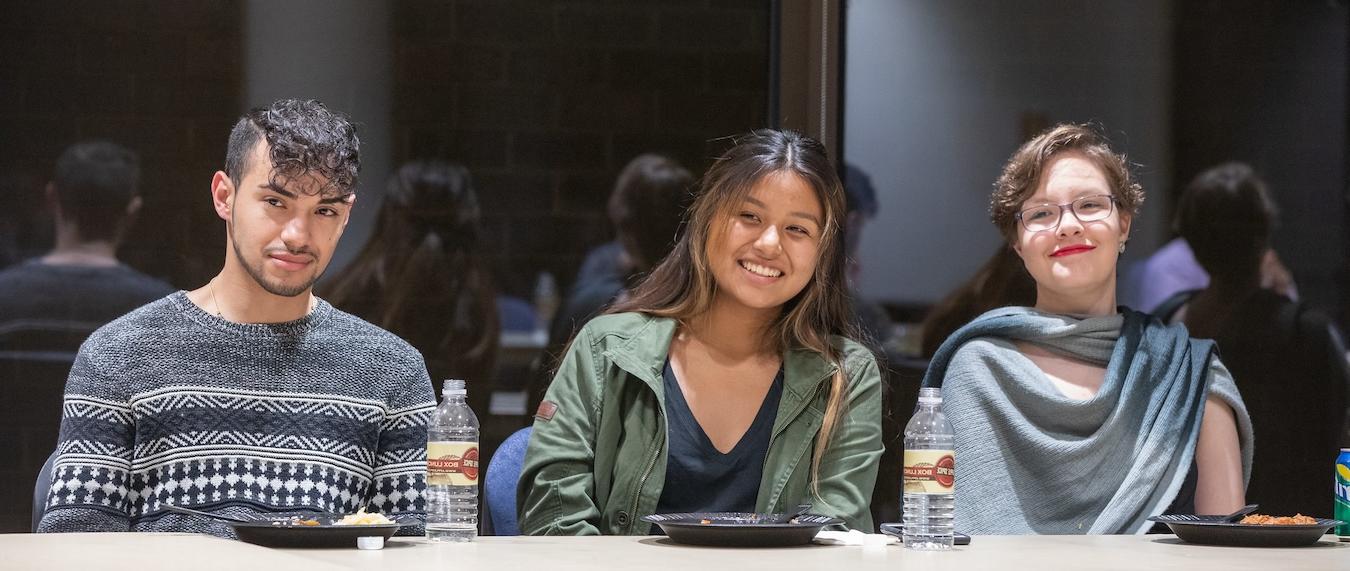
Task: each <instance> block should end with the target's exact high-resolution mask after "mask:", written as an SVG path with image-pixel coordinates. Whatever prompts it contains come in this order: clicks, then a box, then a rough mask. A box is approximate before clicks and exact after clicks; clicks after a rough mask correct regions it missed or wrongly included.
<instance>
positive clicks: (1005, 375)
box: [924, 124, 1252, 534]
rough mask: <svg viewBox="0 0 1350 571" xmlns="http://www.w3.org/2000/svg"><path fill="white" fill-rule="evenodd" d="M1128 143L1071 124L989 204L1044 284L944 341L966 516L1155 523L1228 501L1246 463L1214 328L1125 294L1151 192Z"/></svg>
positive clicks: (931, 382) (940, 359)
mask: <svg viewBox="0 0 1350 571" xmlns="http://www.w3.org/2000/svg"><path fill="white" fill-rule="evenodd" d="M1143 199H1144V195H1143V190H1142V189H1141V188H1140V187H1139V185H1138V184H1136V183H1134V182H1133V181H1132V180H1131V177H1130V172H1129V168H1128V165H1127V163H1126V161H1125V157H1124V156H1123V155H1119V154H1116V153H1115V152H1114V151H1112V150H1111V148H1110V147H1109V146H1108V145H1107V143H1106V141H1105V140H1104V139H1103V138H1102V137H1101V136H1100V135H1098V134H1097V133H1096V132H1095V131H1094V130H1093V129H1091V128H1088V127H1086V126H1082V125H1068V124H1065V125H1059V126H1056V127H1054V128H1052V129H1050V130H1049V131H1047V132H1045V133H1043V134H1041V135H1039V136H1037V137H1036V138H1034V139H1032V140H1031V141H1029V142H1027V143H1026V144H1024V145H1023V146H1022V147H1021V148H1019V149H1018V150H1017V152H1015V153H1013V155H1012V157H1011V159H1010V160H1009V161H1008V163H1007V165H1005V166H1004V169H1003V173H1002V175H1001V176H1000V177H999V179H998V181H997V182H996V184H995V189H994V193H993V196H992V198H991V201H990V210H991V217H992V219H993V221H994V224H995V225H997V226H998V228H999V230H1000V231H1001V232H1002V234H1003V236H1004V239H1005V241H1006V242H1007V244H1008V246H1009V247H1010V248H1011V249H1012V250H1013V251H1014V252H1015V253H1016V254H1017V256H1018V257H1020V258H1021V260H1022V263H1023V264H1025V265H1026V269H1027V272H1028V273H1029V274H1030V275H1031V277H1032V279H1033V280H1035V282H1036V302H1035V306H1034V307H1007V308H1002V309H996V310H993V311H989V312H987V313H985V314H984V315H981V316H980V317H978V318H976V319H975V320H974V321H972V322H971V323H969V324H967V325H966V326H965V327H963V328H961V329H960V330H958V331H957V332H955V333H953V334H952V335H951V336H950V337H949V338H948V339H947V340H946V342H944V343H943V345H942V347H941V348H939V349H938V351H937V353H936V354H935V355H934V357H933V360H932V362H931V364H930V366H929V370H928V374H927V377H926V378H925V380H924V386H941V387H942V394H943V398H944V403H945V404H944V410H945V412H946V414H947V416H948V418H949V419H950V420H951V422H952V426H953V428H954V429H955V433H956V489H957V490H960V492H959V497H958V500H957V503H956V513H955V524H956V529H957V530H959V531H962V532H965V533H972V534H1033V533H1035V534H1082V533H1092V534H1107V533H1143V532H1145V531H1147V530H1148V529H1149V528H1150V527H1151V525H1152V524H1151V523H1150V522H1149V521H1147V518H1148V517H1150V516H1153V515H1159V514H1162V513H1199V514H1222V513H1229V512H1232V511H1234V510H1236V509H1237V508H1239V507H1241V506H1242V504H1243V495H1244V488H1245V484H1246V481H1247V478H1248V476H1249V475H1250V473H1251V458H1252V436H1251V435H1252V429H1251V422H1250V420H1249V418H1248V416H1247V411H1246V407H1245V406H1244V405H1243V402H1242V398H1241V396H1240V395H1239V394H1238V391H1237V388H1236V386H1235V385H1234V383H1233V380H1232V378H1231V377H1230V375H1229V374H1228V371H1227V370H1226V369H1225V368H1224V366H1223V364H1222V363H1221V362H1220V361H1219V359H1218V354H1217V353H1216V352H1215V351H1214V345H1213V342H1211V341H1208V340H1194V339H1191V338H1190V337H1189V335H1188V334H1187V332H1186V329H1185V328H1184V327H1181V326H1175V325H1174V326H1167V325H1164V324H1163V323H1161V322H1160V321H1158V320H1157V319H1155V318H1153V317H1152V316H1149V315H1146V314H1143V313H1139V312H1137V311H1133V310H1130V309H1128V308H1124V307H1117V305H1116V266H1117V258H1118V257H1119V255H1120V254H1121V253H1122V252H1124V251H1125V244H1126V242H1127V241H1128V239H1129V233H1130V223H1131V222H1132V221H1133V218H1134V215H1135V214H1136V213H1137V212H1138V209H1139V205H1140V203H1141V202H1143Z"/></svg>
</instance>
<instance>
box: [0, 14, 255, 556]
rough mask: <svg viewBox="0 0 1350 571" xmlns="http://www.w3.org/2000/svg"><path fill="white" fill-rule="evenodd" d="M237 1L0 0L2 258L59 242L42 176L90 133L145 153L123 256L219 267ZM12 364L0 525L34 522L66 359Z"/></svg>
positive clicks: (181, 277) (153, 269)
mask: <svg viewBox="0 0 1350 571" xmlns="http://www.w3.org/2000/svg"><path fill="white" fill-rule="evenodd" d="M239 23H240V8H239V3H238V2H237V1H236V0H204V1H203V0H194V1H193V2H152V1H107V0H64V1H60V0H58V1H50V2H48V1H44V2H0V263H8V262H13V261H16V260H17V259H22V258H25V257H30V256H34V255H38V254H41V253H42V252H44V251H46V250H47V249H49V248H50V247H51V240H52V235H51V228H50V225H51V221H50V219H49V217H48V215H47V214H46V212H45V210H44V209H43V200H42V189H43V186H44V185H45V184H46V182H47V180H49V179H50V177H51V173H52V166H53V164H54V163H55V160H56V157H57V155H58V154H60V152H61V151H62V150H63V149H64V148H65V147H66V146H68V145H70V144H71V143H73V142H75V141H77V140H80V139H87V138H105V139H111V140H114V141H117V142H119V143H121V144H123V145H126V146H128V147H130V148H132V149H135V150H136V151H138V152H139V153H140V155H141V166H142V183H141V190H142V194H143V197H144V203H145V206H144V209H143V210H142V214H141V218H140V223H139V224H137V225H136V226H135V227H134V228H133V229H132V231H131V233H130V235H129V236H128V239H127V243H126V244H125V246H124V248H123V251H122V257H123V259H124V260H125V261H127V262H128V263H130V264H131V265H132V266H135V267H138V268H140V269H141V270H143V271H146V272H148V273H150V274H153V275H156V276H159V277H161V278H163V279H166V280H168V281H169V282H171V283H173V284H174V285H176V286H178V287H196V286H197V285H199V284H201V283H202V282H204V281H205V280H206V279H208V278H209V277H210V276H211V275H213V274H214V273H215V272H216V271H217V270H219V268H220V264H221V256H222V255H223V248H222V246H223V244H224V236H223V233H222V232H221V231H220V229H221V227H222V226H221V223H220V221H219V220H218V219H216V218H215V215H214V213H213V212H212V211H211V205H210V199H209V198H208V196H209V194H208V190H209V187H210V180H211V178H210V177H211V173H212V172H213V171H215V170H216V169H218V168H219V166H220V165H221V164H222V163H223V162H224V155H225V140H226V138H227V135H228V130H229V127H230V124H231V119H232V118H233V117H235V116H236V115H237V114H238V109H239V104H238V98H239V94H240V77H241V74H240V71H241V70H240V53H241V51H240V44H239V40H240V37H239ZM27 367H30V369H24V370H23V371H22V372H19V370H18V369H14V370H11V369H8V368H7V369H6V370H5V371H4V372H3V373H2V374H0V379H3V380H4V381H5V382H6V386H7V387H9V388H11V389H14V388H20V385H19V383H24V385H23V389H22V390H19V392H18V393H15V394H11V395H9V397H8V398H9V401H10V402H9V405H8V406H9V408H8V409H6V411H7V412H6V415H5V418H6V419H7V420H6V421H5V423H4V426H3V427H2V428H3V430H0V448H3V450H4V452H3V453H0V458H3V459H4V462H3V467H0V531H5V532H14V531H27V530H28V528H29V517H30V515H29V513H30V511H29V510H30V507H29V506H30V505H31V501H32V493H33V482H34V478H35V477H36V475H37V472H38V468H39V467H40V466H41V465H42V463H43V461H44V460H45V459H46V457H47V454H48V453H49V452H50V451H51V450H52V448H53V447H54V446H55V445H56V425H57V423H58V420H59V418H60V405H59V404H58V403H59V402H60V398H61V390H62V387H63V386H64V380H65V371H64V368H63V367H59V366H54V367H53V366H48V367H45V368H42V369H41V374H39V373H38V372H35V371H36V369H31V367H33V365H28V366H27Z"/></svg>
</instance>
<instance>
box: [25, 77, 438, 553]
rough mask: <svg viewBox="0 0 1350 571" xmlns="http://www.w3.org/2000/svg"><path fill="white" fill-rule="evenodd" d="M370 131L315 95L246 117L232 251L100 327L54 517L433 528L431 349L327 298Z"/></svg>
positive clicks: (208, 529)
mask: <svg viewBox="0 0 1350 571" xmlns="http://www.w3.org/2000/svg"><path fill="white" fill-rule="evenodd" d="M358 148H359V141H358V140H357V137H356V133H355V130H354V129H353V127H352V125H351V123H349V122H348V121H347V120H346V119H344V118H342V117H340V116H338V115H336V114H334V113H331V112H330V111H328V110H327V109H325V108H324V107H323V105H322V104H320V103H318V102H316V101H297V100H282V101H277V102H276V103H273V104H272V105H271V106H270V107H268V108H266V109H255V110H253V111H251V112H249V113H247V114H245V115H244V116H243V117H242V118H241V119H240V120H239V122H238V123H237V124H236V125H235V127H234V130H233V131H232V132H231V133H230V140H229V147H228V150H227V155H226V161H225V170H224V171H222V172H217V173H215V177H214V178H213V179H212V181H211V197H212V200H213V202H214V205H215V210H216V213H217V214H218V215H219V216H220V217H221V218H222V219H224V220H225V229H226V250H225V265H224V268H223V269H222V270H221V272H220V273H219V274H218V275H216V277H215V278H213V279H211V281H209V282H207V284H206V285H205V286H202V287H201V288H199V289H196V290H193V291H190V292H182V291H180V292H177V293H174V294H171V295H169V296H168V297H165V298H163V299H160V300H158V301H155V302H152V303H150V304H148V305H146V306H144V307H141V308H140V309H137V310H135V311H132V312H131V313H129V314H127V315H126V316H123V317H121V318H119V319H117V320H116V321H113V322H112V323H109V324H108V325H106V326H104V327H103V328H101V329H99V330H98V331H96V332H95V333H94V334H93V335H92V336H91V337H90V338H89V339H88V341H86V342H85V344H84V345H83V347H82V348H81V349H80V352H79V356H78V357H77V359H76V362H75V365H74V367H73V368H72V369H71V372H70V378H69V380H68V382H67V384H66V396H65V404H64V406H63V418H62V420H61V437H60V442H59V444H58V447H57V451H58V456H57V458H56V461H55V467H54V468H53V470H52V484H51V490H50V493H49V495H48V500H47V504H46V508H45V511H44V514H43V517H42V521H41V524H40V525H39V531H52V532H56V531H196V532H205V533H210V534H214V535H220V536H226V537H230V536H232V535H233V534H232V532H231V531H230V529H229V528H228V527H227V526H224V525H222V524H220V523H219V522H217V521H215V520H208V519H205V518H201V517H196V516H185V515H179V514H178V513H175V512H171V511H168V510H167V509H166V508H165V506H168V505H177V506H185V507H191V508H195V509H198V510H204V511H209V512H214V513H218V514H221V515H228V516H254V515H258V514H269V513H277V512H297V511H301V512H303V511H324V512H338V513H350V512H354V511H356V510H357V509H358V508H366V509H367V511H372V512H383V513H386V514H389V515H390V516H392V517H396V518H397V519H399V520H400V521H402V522H404V523H405V525H404V527H403V529H402V530H401V533H404V534H409V535H412V534H421V533H422V525H421V522H422V521H423V516H424V513H425V511H424V509H425V508H424V506H425V502H424V499H423V496H422V493H423V491H424V490H425V482H424V473H425V465H426V424H427V420H428V418H429V417H430V414H431V411H432V410H433V408H434V406H435V401H434V398H433V396H432V393H431V383H430V380H429V379H428V378H427V372H426V367H425V365H424V364H423V362H422V357H421V355H420V354H418V352H417V350H416V349H413V348H412V347H411V346H409V345H408V344H407V343H405V342H404V341H402V340H401V339H399V338H398V337H396V336H394V335H392V334H390V333H388V332H386V331H384V330H382V329H380V328H378V327H375V326H373V325H371V324H369V323H366V322H364V321H362V320H360V319H358V318H356V317H353V316H351V315H349V314H347V313H343V312H342V311H339V310H337V309H334V308H333V307H332V306H331V305H329V304H328V303H327V302H324V301H323V300H321V299H319V298H317V297H315V296H314V295H313V293H312V287H313V285H314V282H315V281H316V280H318V278H319V276H320V275H321V274H322V273H323V270H324V268H325V267H326V266H327V264H328V261H329V260H330V259H331V256H332V254H333V250H334V248H336V246H337V243H338V238H339V237H341V235H342V230H343V228H344V227H345V226H346V224H347V220H348V218H349V216H350V214H351V208H352V204H353V203H354V202H355V198H356V197H355V194H354V192H355V188H356V176H357V172H358V170H359V159H358Z"/></svg>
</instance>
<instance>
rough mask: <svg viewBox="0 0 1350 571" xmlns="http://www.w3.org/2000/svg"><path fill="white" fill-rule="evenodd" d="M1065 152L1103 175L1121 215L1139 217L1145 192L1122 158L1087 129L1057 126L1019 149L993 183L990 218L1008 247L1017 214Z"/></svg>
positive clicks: (1078, 126) (1066, 125)
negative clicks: (1055, 159) (1054, 160)
mask: <svg viewBox="0 0 1350 571" xmlns="http://www.w3.org/2000/svg"><path fill="white" fill-rule="evenodd" d="M1067 151H1077V152H1080V153H1083V154H1084V155H1087V157H1088V159H1090V160H1091V161H1092V162H1093V163H1096V164H1097V168H1099V169H1101V170H1102V174H1103V175H1106V182H1107V183H1108V184H1110V185H1111V196H1112V197H1114V198H1115V199H1116V203H1117V204H1118V205H1119V206H1120V209H1121V211H1123V212H1128V213H1129V214H1130V215H1131V216H1133V215H1135V214H1138V213H1139V206H1140V205H1142V204H1143V203H1144V189H1143V188H1142V187H1140V186H1139V184H1138V183H1136V182H1134V180H1133V179H1132V178H1131V176H1130V163H1129V161H1128V160H1126V158H1125V155H1123V154H1116V152H1115V151H1112V150H1111V146H1110V144H1109V143H1108V142H1107V140H1106V137H1105V136H1103V135H1102V134H1101V133H1100V132H1098V131H1097V130H1096V129H1095V128H1093V127H1092V126H1090V125H1075V124H1072V123H1060V124H1059V125H1055V126H1054V127H1051V128H1050V129H1049V130H1047V131H1045V132H1044V133H1041V134H1040V135H1037V136H1036V137H1034V138H1032V139H1031V140H1030V141H1027V142H1026V143H1024V144H1023V145H1022V146H1021V147H1019V148H1018V149H1017V151H1016V152H1014V153H1013V154H1012V157H1010V158H1009V159H1008V164H1006V165H1003V173H1002V174H1000V175H999V177H998V180H997V181H995V182H994V193H993V195H991V196H990V197H989V218H990V220H992V221H993V222H994V225H995V226H997V227H998V230H999V232H1000V233H1002V234H1003V239H1004V240H1006V241H1007V242H1008V243H1010V244H1011V243H1012V242H1013V241H1014V239H1015V238H1014V236H1016V234H1017V219H1016V215H1017V212H1018V210H1019V209H1021V208H1022V203H1024V202H1026V200H1027V199H1028V198H1030V197H1031V195H1032V194H1035V193H1036V186H1037V185H1039V184H1040V182H1041V173H1042V171H1044V170H1045V165H1046V164H1048V163H1049V162H1050V159H1051V158H1053V157H1054V156H1055V155H1057V154H1059V153H1062V152H1067Z"/></svg>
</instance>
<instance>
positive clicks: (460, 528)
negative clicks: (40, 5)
mask: <svg viewBox="0 0 1350 571" xmlns="http://www.w3.org/2000/svg"><path fill="white" fill-rule="evenodd" d="M465 394H466V391H465V390H464V381H461V380H455V379H451V380H447V381H445V387H444V388H443V389H441V405H440V406H438V407H436V411H435V412H433V413H432V414H431V422H430V423H429V424H428V425H427V492H426V498H427V539H428V540H430V541H473V538H475V537H477V536H478V473H479V470H478V466H479V465H478V417H477V416H475V415H474V414H473V410H470V409H469V404H468V403H467V402H465V400H464V397H465Z"/></svg>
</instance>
